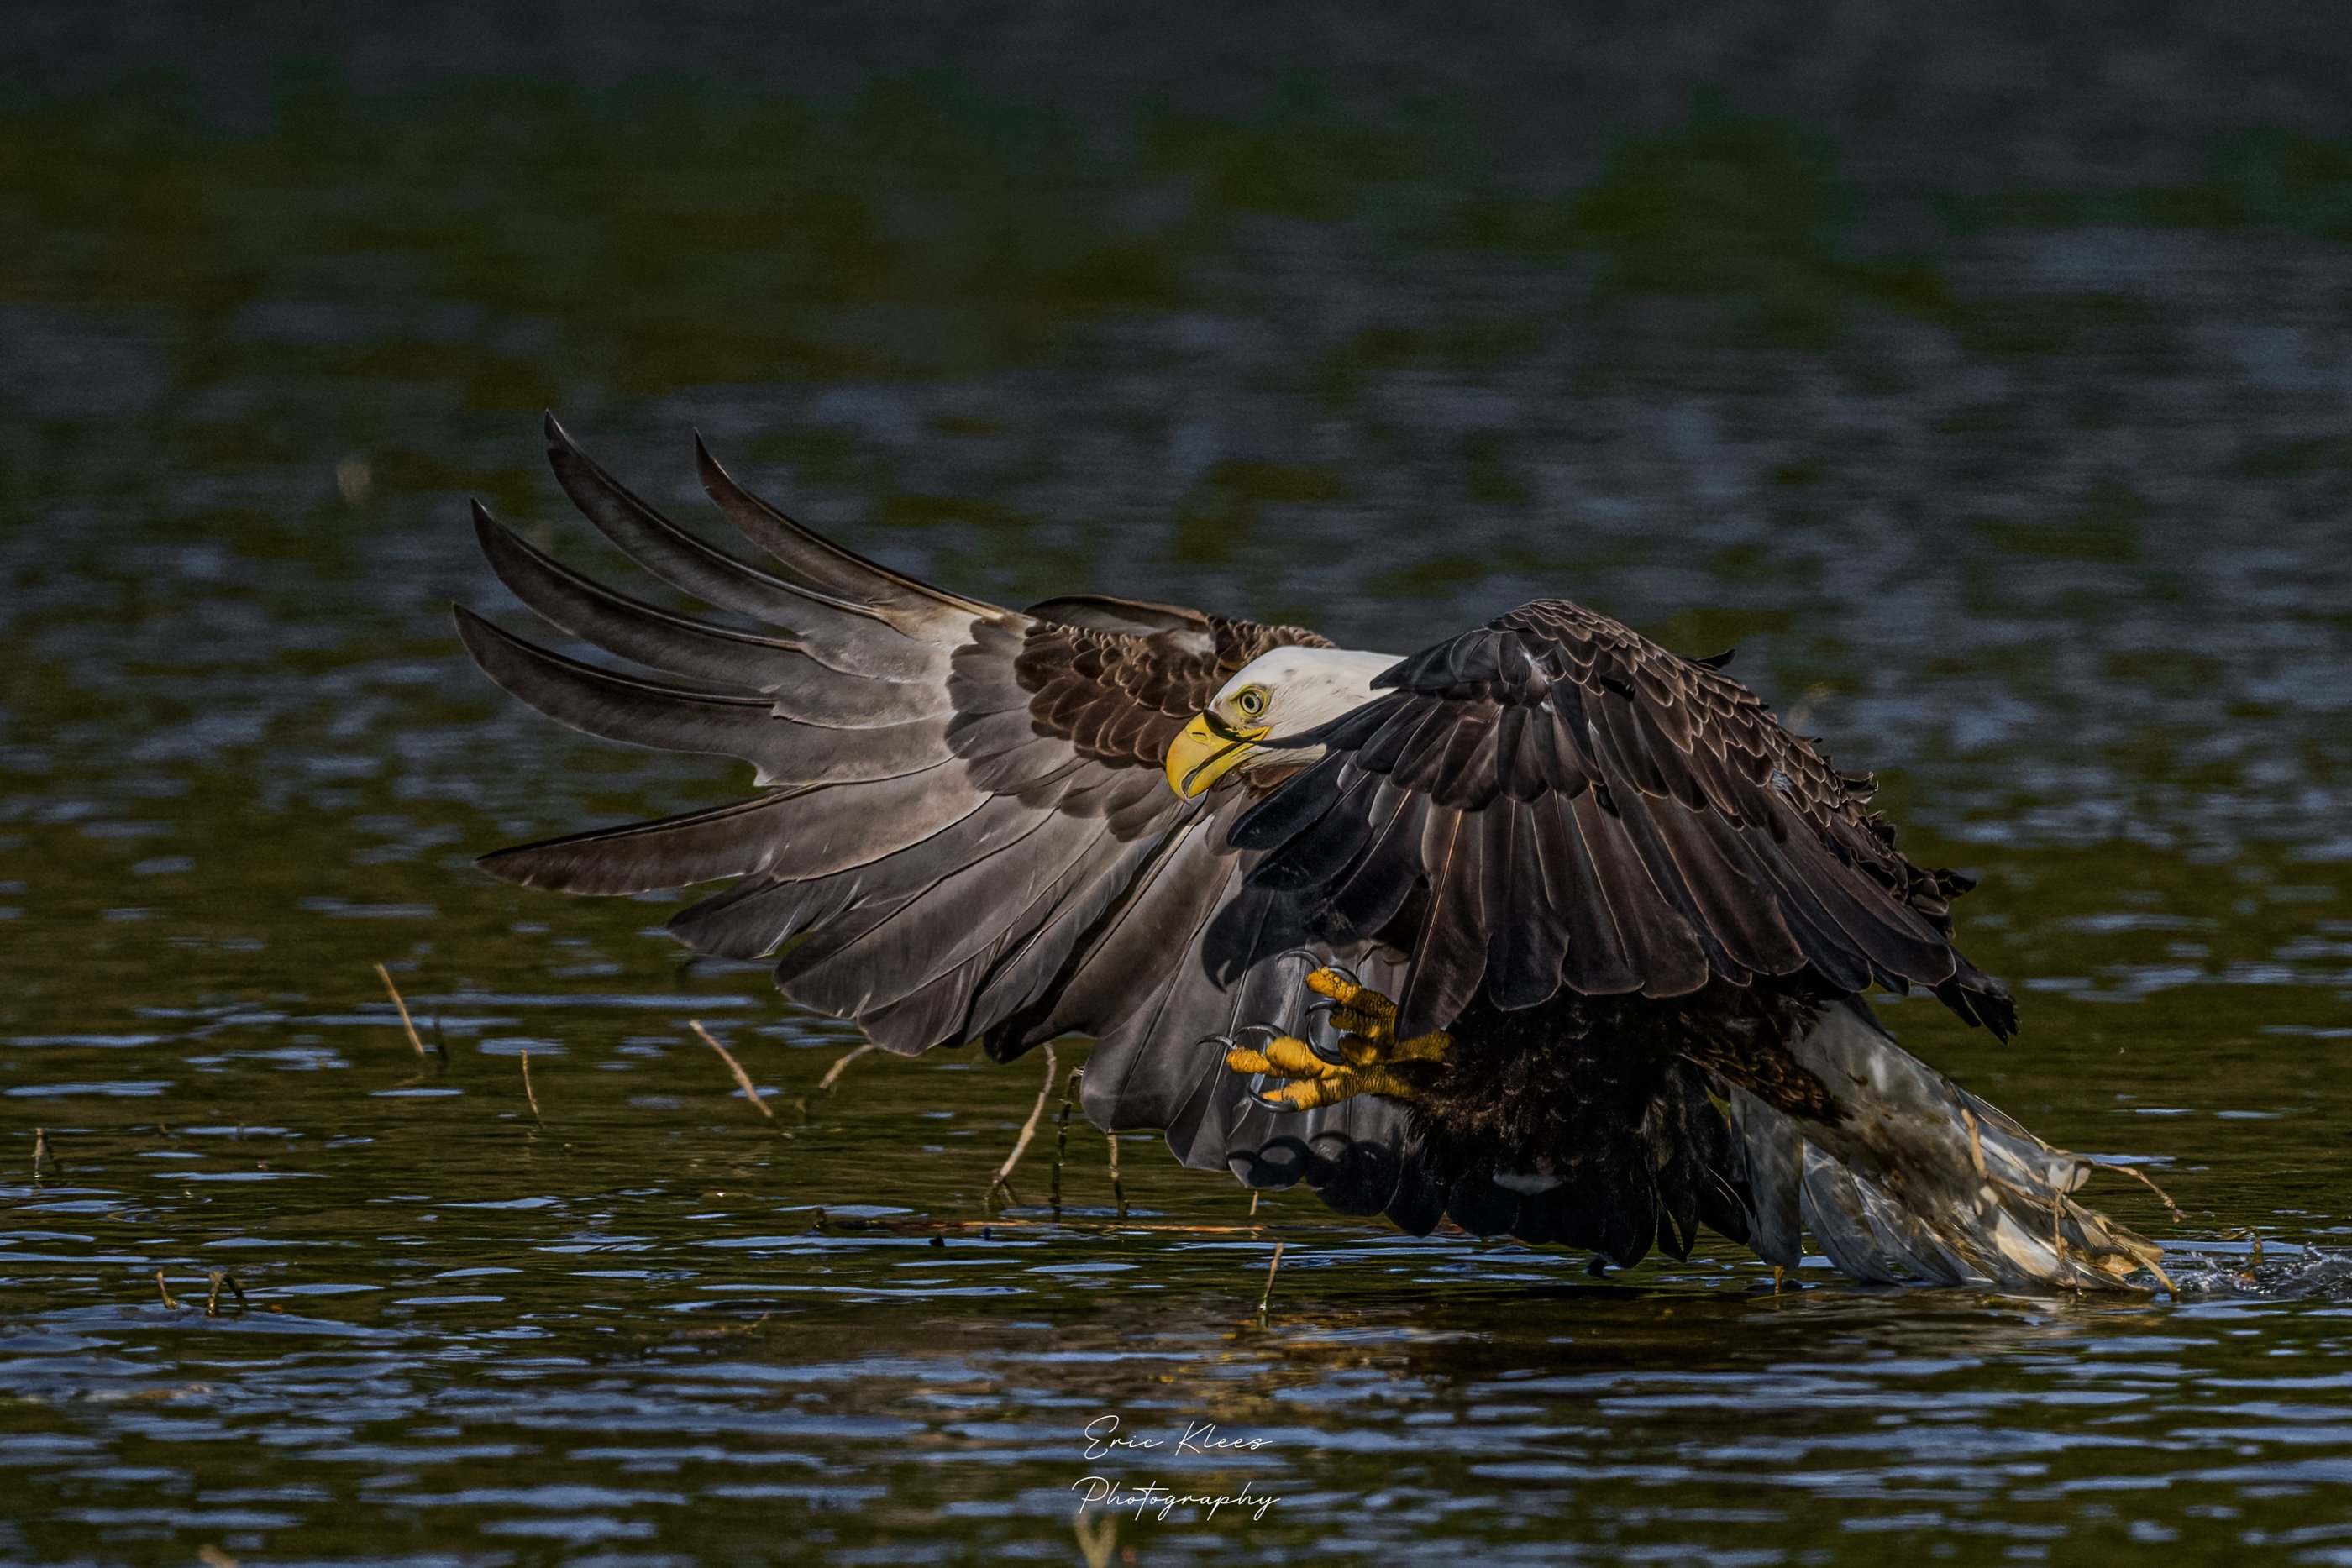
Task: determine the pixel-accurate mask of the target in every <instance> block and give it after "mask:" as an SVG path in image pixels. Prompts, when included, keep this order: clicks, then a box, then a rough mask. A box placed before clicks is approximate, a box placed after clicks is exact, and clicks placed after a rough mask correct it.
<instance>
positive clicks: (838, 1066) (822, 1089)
mask: <svg viewBox="0 0 2352 1568" xmlns="http://www.w3.org/2000/svg"><path fill="white" fill-rule="evenodd" d="M880 1049H881V1047H879V1046H877V1045H876V1044H875V1043H874V1042H873V1041H872V1040H867V1041H866V1043H865V1044H864V1045H861V1046H859V1047H858V1048H857V1049H856V1050H855V1051H846V1052H845V1053H843V1055H842V1058H841V1060H840V1061H836V1062H835V1063H834V1064H833V1065H832V1066H831V1067H828V1068H826V1069H825V1070H824V1077H822V1078H820V1079H818V1080H817V1081H816V1092H818V1093H820V1094H830V1093H832V1092H833V1086H834V1085H835V1084H836V1083H838V1082H841V1075H842V1074H843V1073H844V1072H846V1071H849V1064H850V1063H851V1062H853V1061H856V1060H857V1059H858V1058H859V1057H861V1056H864V1055H865V1054H866V1052H867V1051H879V1050H880Z"/></svg>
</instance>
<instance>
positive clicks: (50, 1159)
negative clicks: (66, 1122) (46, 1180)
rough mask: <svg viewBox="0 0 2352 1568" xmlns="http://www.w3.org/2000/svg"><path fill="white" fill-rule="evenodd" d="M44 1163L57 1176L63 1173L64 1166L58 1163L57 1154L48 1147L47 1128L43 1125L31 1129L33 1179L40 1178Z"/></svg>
mask: <svg viewBox="0 0 2352 1568" xmlns="http://www.w3.org/2000/svg"><path fill="white" fill-rule="evenodd" d="M45 1164H46V1165H47V1166H48V1167H49V1169H50V1170H51V1171H53V1172H55V1173H56V1174H58V1175H59V1176H62V1175H64V1174H65V1168H66V1167H65V1166H64V1165H62V1164H61V1163H59V1161H58V1156H57V1155H56V1154H55V1152H53V1151H52V1150H51V1149H50V1147H49V1134H48V1130H47V1128H45V1127H36V1128H34V1129H33V1179H34V1180H35V1181H38V1180H40V1179H41V1166H43V1165H45Z"/></svg>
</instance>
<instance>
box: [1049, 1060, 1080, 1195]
mask: <svg viewBox="0 0 2352 1568" xmlns="http://www.w3.org/2000/svg"><path fill="white" fill-rule="evenodd" d="M1086 1075H1087V1070H1086V1069H1085V1068H1083V1067H1073V1068H1071V1069H1070V1075H1069V1077H1067V1078H1066V1079H1064V1080H1063V1081H1062V1108H1061V1110H1060V1111H1059V1112H1057V1113H1055V1116H1054V1218H1056V1219H1059V1218H1062V1156H1063V1155H1066V1154H1067V1153H1068V1152H1069V1147H1070V1106H1071V1104H1072V1103H1075V1102H1076V1099H1077V1097H1078V1084H1079V1082H1080V1081H1081V1080H1083V1079H1084V1078H1085V1077H1086Z"/></svg>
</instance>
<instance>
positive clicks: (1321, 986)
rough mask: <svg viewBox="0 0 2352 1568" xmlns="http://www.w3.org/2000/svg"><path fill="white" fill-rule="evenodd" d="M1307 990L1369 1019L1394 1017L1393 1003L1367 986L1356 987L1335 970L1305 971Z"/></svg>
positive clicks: (1394, 1006)
mask: <svg viewBox="0 0 2352 1568" xmlns="http://www.w3.org/2000/svg"><path fill="white" fill-rule="evenodd" d="M1307 989H1308V990H1310V991H1313V992H1314V993H1315V994H1316V995H1317V996H1320V997H1328V998H1331V999H1332V1000H1333V1001H1335V1002H1337V1003H1339V1005H1340V1006H1341V1007H1343V1008H1353V1009H1356V1010H1357V1011H1358V1012H1360V1013H1363V1014H1365V1015H1366V1016H1367V1017H1369V1018H1376V1019H1393V1018H1394V1017H1396V1004H1395V1003H1394V1002H1392V1001H1391V1000H1389V999H1388V998H1386V997H1384V996H1382V995H1381V994H1380V992H1378V991H1376V990H1373V989H1372V988H1370V987H1369V986H1360V985H1358V984H1357V983H1356V982H1355V981H1353V980H1351V979H1349V978H1348V977H1347V976H1345V975H1343V974H1341V973H1339V970H1337V969H1328V968H1326V969H1311V970H1309V971H1307Z"/></svg>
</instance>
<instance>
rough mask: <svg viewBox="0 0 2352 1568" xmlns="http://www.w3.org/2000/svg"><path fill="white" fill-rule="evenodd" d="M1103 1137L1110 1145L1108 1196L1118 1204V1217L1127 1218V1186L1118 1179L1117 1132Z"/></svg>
mask: <svg viewBox="0 0 2352 1568" xmlns="http://www.w3.org/2000/svg"><path fill="white" fill-rule="evenodd" d="M1103 1139H1104V1141H1105V1142H1107V1143H1108V1144H1109V1145H1110V1196H1111V1198H1112V1200H1113V1201H1114V1202H1116V1203H1117V1204H1118V1217H1119V1218H1121V1219H1125V1218H1127V1188H1126V1187H1124V1186H1120V1185H1119V1180H1118V1134H1117V1133H1105V1134H1103Z"/></svg>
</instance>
